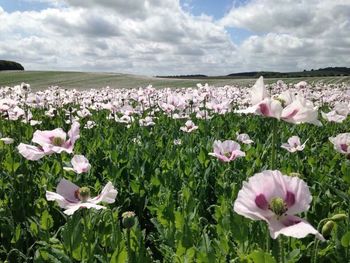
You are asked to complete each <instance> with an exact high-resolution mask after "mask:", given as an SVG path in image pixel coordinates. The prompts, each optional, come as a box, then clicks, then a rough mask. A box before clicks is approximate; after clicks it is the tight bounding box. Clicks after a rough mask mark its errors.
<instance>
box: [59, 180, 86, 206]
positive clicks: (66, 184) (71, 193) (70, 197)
mask: <svg viewBox="0 0 350 263" xmlns="http://www.w3.org/2000/svg"><path fill="white" fill-rule="evenodd" d="M79 189H80V188H79V186H77V185H75V184H73V183H72V182H70V181H68V180H66V179H64V178H63V179H61V181H60V182H59V184H58V185H57V188H56V192H57V193H58V194H59V195H61V196H63V197H64V198H65V199H66V200H67V201H68V202H71V203H78V202H80V200H79V198H78V195H77V194H78V191H79Z"/></svg>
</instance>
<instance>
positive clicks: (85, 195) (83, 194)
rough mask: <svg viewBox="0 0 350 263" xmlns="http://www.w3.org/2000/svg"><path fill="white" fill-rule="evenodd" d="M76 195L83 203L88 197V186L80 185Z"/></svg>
mask: <svg viewBox="0 0 350 263" xmlns="http://www.w3.org/2000/svg"><path fill="white" fill-rule="evenodd" d="M78 197H79V199H80V201H82V202H83V203H84V202H86V201H87V200H88V199H89V197H90V189H89V187H81V188H80V189H79V192H78Z"/></svg>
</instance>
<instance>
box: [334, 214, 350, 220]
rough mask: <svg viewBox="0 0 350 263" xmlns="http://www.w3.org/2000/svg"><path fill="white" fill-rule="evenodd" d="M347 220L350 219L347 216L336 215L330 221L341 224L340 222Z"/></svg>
mask: <svg viewBox="0 0 350 263" xmlns="http://www.w3.org/2000/svg"><path fill="white" fill-rule="evenodd" d="M347 218H348V216H347V215H346V214H336V215H334V216H332V217H331V218H330V219H331V220H333V221H335V222H339V221H343V220H346V219H347Z"/></svg>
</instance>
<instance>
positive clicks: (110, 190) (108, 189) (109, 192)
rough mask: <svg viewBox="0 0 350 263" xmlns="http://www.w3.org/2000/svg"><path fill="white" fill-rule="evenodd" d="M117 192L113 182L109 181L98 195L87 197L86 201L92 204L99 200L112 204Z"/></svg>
mask: <svg viewBox="0 0 350 263" xmlns="http://www.w3.org/2000/svg"><path fill="white" fill-rule="evenodd" d="M117 194H118V191H117V190H116V189H115V188H114V186H113V184H112V183H111V182H108V183H107V184H106V185H105V187H104V188H103V189H102V192H101V193H100V194H99V195H98V196H96V197H94V198H91V199H89V200H88V202H90V203H93V204H98V203H100V202H105V203H108V204H112V203H114V202H115V198H116V197H117Z"/></svg>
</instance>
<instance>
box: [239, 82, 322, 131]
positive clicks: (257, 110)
mask: <svg viewBox="0 0 350 263" xmlns="http://www.w3.org/2000/svg"><path fill="white" fill-rule="evenodd" d="M251 102H252V106H251V107H248V108H246V109H243V110H235V112H236V113H244V114H248V113H253V114H257V115H262V116H266V117H272V118H276V119H278V120H279V119H282V120H284V121H286V122H290V123H294V124H300V123H311V124H315V125H318V126H321V125H322V123H321V122H320V121H319V120H318V119H317V118H318V111H317V107H314V105H313V103H312V102H311V101H310V100H307V99H305V98H304V97H302V96H300V95H297V96H294V95H293V94H292V93H290V92H289V91H285V92H282V93H281V94H279V95H274V96H272V97H271V96H270V95H269V94H268V92H267V90H266V87H265V85H264V79H263V77H262V76H261V77H260V78H259V79H258V80H257V81H256V83H255V84H254V86H253V87H252V89H251Z"/></svg>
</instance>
